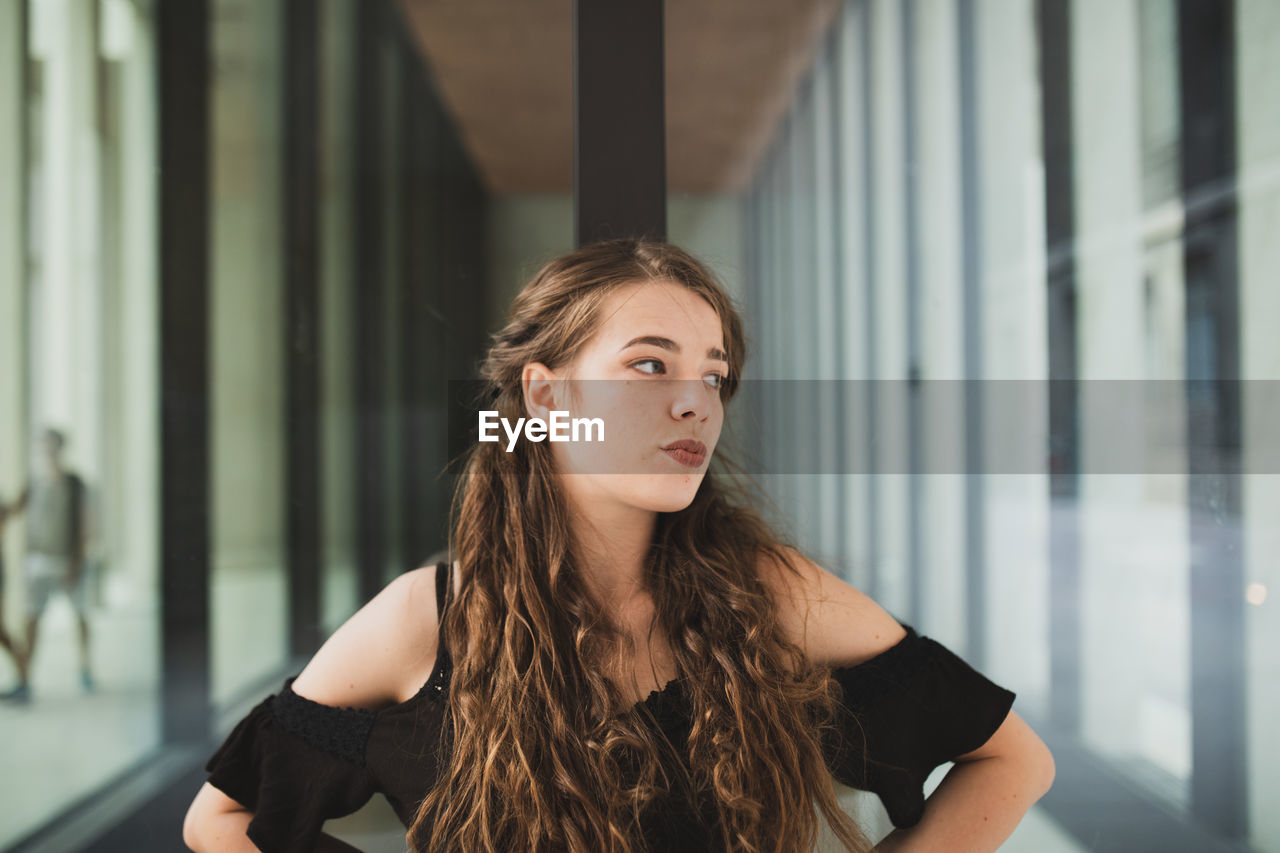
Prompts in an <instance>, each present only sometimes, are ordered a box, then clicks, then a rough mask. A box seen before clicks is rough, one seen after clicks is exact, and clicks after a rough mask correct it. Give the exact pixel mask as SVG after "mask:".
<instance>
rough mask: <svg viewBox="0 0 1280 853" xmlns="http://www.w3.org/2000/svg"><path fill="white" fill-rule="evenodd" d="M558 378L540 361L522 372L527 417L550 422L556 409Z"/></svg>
mask: <svg viewBox="0 0 1280 853" xmlns="http://www.w3.org/2000/svg"><path fill="white" fill-rule="evenodd" d="M558 385H559V381H558V377H557V376H556V374H555V371H553V370H552V369H551V368H549V367H547V366H546V365H545V364H543V363H542V362H540V361H533V362H530V363H528V364H526V365H525V366H524V370H522V371H521V372H520V389H521V391H522V393H523V397H524V410H525V416H526V417H531V418H542V420H544V421H546V420H550V418H551V412H552V411H554V410H555V409H556V392H557V390H558Z"/></svg>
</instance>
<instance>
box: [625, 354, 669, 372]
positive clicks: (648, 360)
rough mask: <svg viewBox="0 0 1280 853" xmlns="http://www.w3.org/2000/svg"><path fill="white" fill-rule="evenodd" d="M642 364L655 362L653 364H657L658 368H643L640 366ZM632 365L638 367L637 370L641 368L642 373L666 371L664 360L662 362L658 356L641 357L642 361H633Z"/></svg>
mask: <svg viewBox="0 0 1280 853" xmlns="http://www.w3.org/2000/svg"><path fill="white" fill-rule="evenodd" d="M642 364H653V365H657V368H658V369H657V370H644V369H643V368H641V367H640V365H642ZM631 366H632V367H634V368H636V369H637V370H639V371H640V372H641V373H650V374H652V373H664V372H666V368H664V367H663V365H662V362H661V361H658V359H656V358H645V359H641V360H640V361H637V362H633V363H632V365H631Z"/></svg>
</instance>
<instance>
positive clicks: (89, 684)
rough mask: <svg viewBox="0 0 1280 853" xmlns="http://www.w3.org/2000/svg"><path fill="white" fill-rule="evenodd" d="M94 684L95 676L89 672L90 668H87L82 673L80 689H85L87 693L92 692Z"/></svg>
mask: <svg viewBox="0 0 1280 853" xmlns="http://www.w3.org/2000/svg"><path fill="white" fill-rule="evenodd" d="M94 686H95V685H94V681H93V676H92V675H90V674H89V671H88V670H85V671H84V672H82V673H80V689H81V690H83V691H84V692H85V693H92V692H93V688H94Z"/></svg>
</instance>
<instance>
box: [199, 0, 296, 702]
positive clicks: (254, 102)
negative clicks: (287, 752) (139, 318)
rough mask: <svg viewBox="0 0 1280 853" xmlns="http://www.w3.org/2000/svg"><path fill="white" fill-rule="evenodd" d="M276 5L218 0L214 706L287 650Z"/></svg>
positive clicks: (275, 665)
mask: <svg viewBox="0 0 1280 853" xmlns="http://www.w3.org/2000/svg"><path fill="white" fill-rule="evenodd" d="M281 15H282V4H281V3H280V2H279V0H265V2H259V0H215V2H214V3H213V4H212V6H211V16H212V17H211V29H212V42H213V56H212V62H213V65H212V71H213V74H212V80H211V81H210V85H211V86H212V92H211V97H212V102H213V104H212V110H213V123H212V129H211V133H212V137H213V138H212V145H211V156H212V160H213V162H212V169H213V198H212V205H213V208H212V229H213V230H212V246H211V255H212V261H211V263H212V270H211V277H210V291H211V300H210V303H211V304H210V322H211V328H210V334H211V341H212V348H213V351H212V353H211V358H210V369H211V371H212V375H211V383H212V395H213V405H212V423H211V425H210V426H211V441H212V464H211V467H210V474H211V477H212V483H211V487H212V499H213V518H212V522H213V523H212V537H213V560H212V564H211V565H212V569H211V582H212V589H211V600H212V634H213V636H212V638H211V646H212V649H213V662H212V665H213V687H212V694H213V700H214V702H215V704H218V705H222V704H225V703H227V702H230V701H231V700H233V699H234V698H235V697H236V696H237V694H238V693H239V692H241V691H243V690H245V689H246V688H248V687H250V686H251V685H253V684H254V683H255V682H258V681H260V680H262V679H263V678H265V677H266V676H268V675H270V674H273V673H275V672H277V671H279V670H280V669H281V668H282V667H283V666H284V663H285V656H286V654H287V648H286V642H287V640H286V637H287V614H288V600H287V595H288V589H287V577H286V570H285V553H286V552H285V548H286V542H285V528H284V506H285V503H284V493H283V490H284V471H285V467H284V440H285V435H284V429H283V423H284V371H283V370H282V368H281V365H282V363H283V350H282V344H281V335H280V330H281V329H282V328H283V317H282V311H283V310H284V299H283V295H282V294H283V289H282V288H283V281H282V279H283V266H282V264H283V258H282V247H281V239H282V235H281V230H280V228H281V220H282V214H281V199H280V185H281V181H280V157H281V121H282V106H283V100H282V99H283V97H284V93H283V79H282V71H281V53H280V45H281V43H282V29H281V27H282V21H281Z"/></svg>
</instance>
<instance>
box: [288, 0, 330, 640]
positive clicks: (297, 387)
mask: <svg viewBox="0 0 1280 853" xmlns="http://www.w3.org/2000/svg"><path fill="white" fill-rule="evenodd" d="M284 14H285V26H284V44H283V45H282V47H283V50H284V63H283V65H284V112H285V116H284V119H285V120H284V131H283V133H282V134H281V145H282V146H283V156H282V157H281V163H283V165H284V171H283V175H282V177H283V180H284V187H283V193H282V196H283V199H284V210H283V213H284V229H283V230H284V241H285V243H284V292H285V306H284V309H285V311H284V317H285V329H284V336H285V342H286V344H287V345H286V347H285V355H284V359H285V367H284V370H285V394H286V400H287V405H286V406H285V413H284V414H285V416H284V425H283V426H284V446H285V495H286V496H287V497H286V500H285V529H286V531H287V533H286V536H287V537H288V544H287V548H288V552H287V557H286V561H287V568H288V575H289V650H290V653H291V654H292V655H294V656H309V655H311V654H312V653H313V652H314V651H315V650H316V648H317V647H318V646H319V645H320V640H321V626H320V512H321V505H322V504H321V498H322V494H321V488H322V484H321V477H320V469H321V460H320V352H319V349H320V331H321V325H320V283H319V278H320V250H319V227H320V223H319V215H318V210H319V192H318V187H317V182H318V181H319V150H318V149H319V132H320V128H319V116H318V107H319V104H318V91H317V87H318V86H319V82H318V81H319V79H320V60H319V11H318V10H317V7H316V4H315V3H314V2H312V0H288V4H287V5H286V7H285V10H284Z"/></svg>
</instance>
